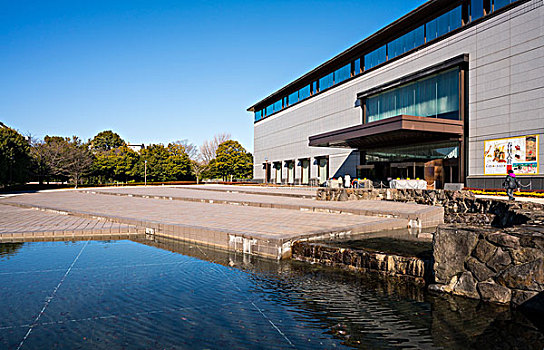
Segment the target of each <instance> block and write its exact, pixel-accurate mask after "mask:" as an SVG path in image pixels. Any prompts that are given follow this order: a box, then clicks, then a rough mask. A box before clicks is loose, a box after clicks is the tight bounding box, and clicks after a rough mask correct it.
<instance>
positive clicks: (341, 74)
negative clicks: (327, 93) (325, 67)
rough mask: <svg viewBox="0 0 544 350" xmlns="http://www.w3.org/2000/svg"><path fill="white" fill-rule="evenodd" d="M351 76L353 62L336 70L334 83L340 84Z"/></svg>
mask: <svg viewBox="0 0 544 350" xmlns="http://www.w3.org/2000/svg"><path fill="white" fill-rule="evenodd" d="M350 76H351V63H348V64H346V65H345V66H344V67H342V68H340V69H337V70H335V71H334V83H335V84H338V83H339V82H342V81H344V80H346V79H349V77H350Z"/></svg>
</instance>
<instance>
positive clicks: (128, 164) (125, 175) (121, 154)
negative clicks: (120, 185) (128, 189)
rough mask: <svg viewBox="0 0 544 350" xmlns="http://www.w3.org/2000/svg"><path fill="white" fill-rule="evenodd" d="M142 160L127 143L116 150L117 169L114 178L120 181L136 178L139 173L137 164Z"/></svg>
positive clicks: (114, 171)
mask: <svg viewBox="0 0 544 350" xmlns="http://www.w3.org/2000/svg"><path fill="white" fill-rule="evenodd" d="M139 160H140V155H139V154H138V153H136V152H134V151H133V150H131V149H130V148H128V147H127V146H126V145H124V146H121V147H119V148H117V149H116V150H115V169H114V170H113V174H114V178H115V179H116V180H120V181H129V180H136V179H137V178H139V174H138V172H137V169H136V164H138V161H139Z"/></svg>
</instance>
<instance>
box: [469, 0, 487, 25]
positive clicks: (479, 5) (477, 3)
mask: <svg viewBox="0 0 544 350" xmlns="http://www.w3.org/2000/svg"><path fill="white" fill-rule="evenodd" d="M483 15H484V1H483V0H472V1H471V2H470V20H471V21H474V20H476V19H478V18H480V17H482V16H483Z"/></svg>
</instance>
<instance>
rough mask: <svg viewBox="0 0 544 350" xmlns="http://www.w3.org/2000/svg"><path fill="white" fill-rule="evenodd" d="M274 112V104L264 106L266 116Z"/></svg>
mask: <svg viewBox="0 0 544 350" xmlns="http://www.w3.org/2000/svg"><path fill="white" fill-rule="evenodd" d="M273 113H274V105H270V106H268V107H266V116H269V115H271V114H273Z"/></svg>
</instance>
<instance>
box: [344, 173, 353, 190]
mask: <svg viewBox="0 0 544 350" xmlns="http://www.w3.org/2000/svg"><path fill="white" fill-rule="evenodd" d="M344 187H345V188H350V187H351V176H350V175H349V174H346V175H344Z"/></svg>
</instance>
